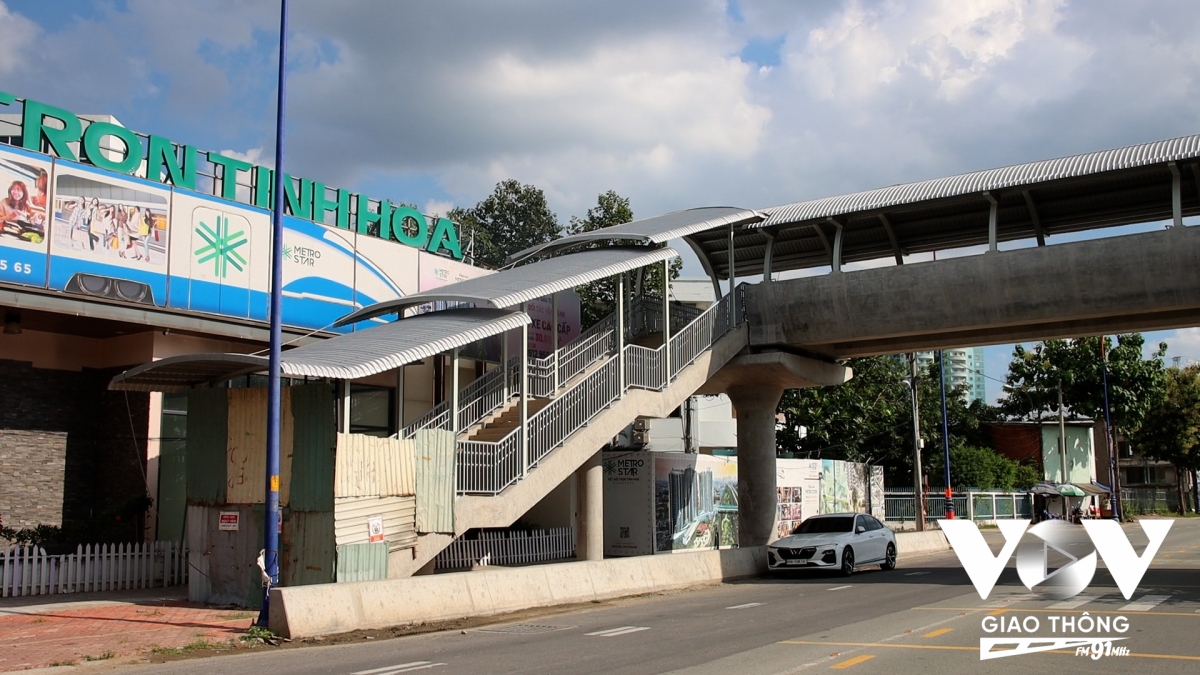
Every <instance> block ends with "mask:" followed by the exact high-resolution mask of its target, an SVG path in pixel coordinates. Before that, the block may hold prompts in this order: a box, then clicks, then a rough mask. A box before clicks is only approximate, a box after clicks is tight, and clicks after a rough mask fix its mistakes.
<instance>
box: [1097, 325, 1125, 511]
mask: <svg viewBox="0 0 1200 675" xmlns="http://www.w3.org/2000/svg"><path fill="white" fill-rule="evenodd" d="M1105 347H1106V345H1105V344H1104V336H1103V335H1101V336H1100V381H1101V382H1102V383H1103V385H1104V444H1105V445H1107V446H1108V487H1109V489H1111V490H1112V518H1113V520H1115V521H1117V522H1118V523H1119V522H1121V495H1120V493H1119V492H1118V491H1117V448H1116V440H1117V435H1116V434H1114V433H1113V428H1112V414H1111V411H1110V410H1109V407H1108V354H1107V353H1106V349H1105Z"/></svg>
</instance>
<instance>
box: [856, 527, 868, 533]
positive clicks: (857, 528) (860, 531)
mask: <svg viewBox="0 0 1200 675" xmlns="http://www.w3.org/2000/svg"><path fill="white" fill-rule="evenodd" d="M854 531H855V532H856V533H857V534H862V533H863V532H866V531H867V528H865V527H863V526H862V525H859V526H858V527H856V528H854Z"/></svg>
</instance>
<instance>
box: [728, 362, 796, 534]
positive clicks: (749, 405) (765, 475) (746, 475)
mask: <svg viewBox="0 0 1200 675" xmlns="http://www.w3.org/2000/svg"><path fill="white" fill-rule="evenodd" d="M728 393H729V398H730V400H731V401H733V407H734V408H735V409H736V410H737V436H738V447H737V451H738V452H737V466H738V545H739V546H762V545H764V544H766V543H768V542H769V541H770V540H771V535H772V534H773V532H772V529H773V527H774V525H775V505H776V503H777V499H776V494H775V410H776V408H778V406H779V399H780V397H782V396H783V387H780V386H778V385H770V384H765V383H763V384H739V385H734V386H731V387H730V388H729V389H728Z"/></svg>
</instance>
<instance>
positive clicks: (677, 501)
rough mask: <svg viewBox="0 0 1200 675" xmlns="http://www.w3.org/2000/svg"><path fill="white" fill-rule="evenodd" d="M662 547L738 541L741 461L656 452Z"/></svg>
mask: <svg viewBox="0 0 1200 675" xmlns="http://www.w3.org/2000/svg"><path fill="white" fill-rule="evenodd" d="M654 516H655V518H654V520H655V547H656V550H658V551H672V550H679V549H699V548H713V547H714V546H715V544H716V542H717V541H719V542H720V545H721V546H733V545H736V544H737V537H738V531H737V520H738V498H737V461H736V460H735V459H733V458H730V457H713V456H711V455H693V454H678V453H661V454H656V455H655V458H654Z"/></svg>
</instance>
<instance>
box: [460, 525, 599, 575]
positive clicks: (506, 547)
mask: <svg viewBox="0 0 1200 675" xmlns="http://www.w3.org/2000/svg"><path fill="white" fill-rule="evenodd" d="M574 555H575V530H574V529H573V528H570V527H552V528H550V529H547V530H479V531H478V538H475V539H461V538H460V539H455V540H454V541H453V542H451V544H450V545H449V546H447V547H446V548H445V549H443V550H442V552H441V553H439V554H438V556H437V559H436V560H437V565H436V566H437V569H439V570H449V569H460V568H463V567H473V566H475V565H523V564H528V563H536V562H546V561H548V560H563V559H566V558H571V557H574Z"/></svg>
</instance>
